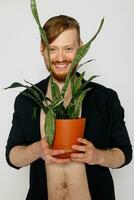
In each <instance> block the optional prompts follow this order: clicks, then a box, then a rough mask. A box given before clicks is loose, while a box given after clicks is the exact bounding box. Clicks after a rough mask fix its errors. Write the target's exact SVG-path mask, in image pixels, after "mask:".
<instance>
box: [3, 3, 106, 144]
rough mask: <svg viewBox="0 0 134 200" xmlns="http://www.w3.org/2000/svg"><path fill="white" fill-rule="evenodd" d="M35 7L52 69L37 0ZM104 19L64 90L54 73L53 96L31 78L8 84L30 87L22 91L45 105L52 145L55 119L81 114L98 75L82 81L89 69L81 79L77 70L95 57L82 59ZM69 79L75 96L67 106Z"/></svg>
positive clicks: (79, 55)
mask: <svg viewBox="0 0 134 200" xmlns="http://www.w3.org/2000/svg"><path fill="white" fill-rule="evenodd" d="M31 11H32V14H33V17H34V18H35V20H36V23H37V25H38V28H39V33H40V36H41V37H42V39H43V40H44V42H45V45H46V49H47V54H48V58H49V65H50V69H51V60H50V55H49V43H48V39H47V36H46V32H45V31H44V29H43V28H42V26H41V23H40V19H39V15H38V12H37V7H36V1H35V0H31ZM103 23H104V18H103V19H102V20H101V23H100V26H99V28H98V30H97V32H96V34H95V35H94V36H93V37H92V38H91V39H90V40H89V42H87V43H86V44H85V45H83V46H82V47H80V48H78V50H77V52H76V55H75V58H74V59H73V61H72V64H71V67H70V69H69V72H68V75H67V77H66V80H65V83H64V86H63V88H62V90H61V91H60V89H59V87H58V85H57V84H56V83H55V82H54V81H53V77H52V75H51V76H50V77H51V93H52V99H49V98H47V97H46V96H45V95H44V94H43V92H42V91H41V90H40V89H39V88H38V87H36V86H35V85H33V84H32V83H30V82H28V81H25V82H26V83H27V85H24V84H21V83H18V82H14V83H13V84H11V85H10V86H9V87H7V88H5V89H9V88H16V87H24V88H26V90H24V91H23V92H22V94H23V95H25V96H27V97H29V98H31V99H32V100H33V101H34V102H35V103H36V104H37V105H38V106H39V107H40V108H42V109H43V111H44V112H45V114H46V119H45V127H44V130H45V134H46V137H47V141H48V143H49V145H52V143H53V138H54V132H55V119H73V118H78V116H79V113H80V108H81V106H82V102H83V99H84V97H85V95H86V93H87V91H89V90H90V89H91V88H88V87H87V85H88V83H89V82H90V81H91V80H93V79H94V78H95V77H96V76H91V77H90V78H89V79H88V80H86V81H85V82H84V83H82V79H83V77H84V75H85V72H83V73H82V74H80V75H79V76H78V77H77V79H76V78H75V77H76V76H77V75H76V73H77V70H78V68H79V67H81V66H82V65H84V64H86V63H87V62H91V61H92V60H89V61H87V62H85V63H83V64H80V65H79V62H80V61H81V59H82V58H83V57H84V56H85V55H86V53H87V52H88V50H89V49H90V46H91V43H92V42H93V40H94V39H95V38H96V37H97V35H98V34H99V32H100V30H101V28H102V26H103ZM76 66H77V68H76ZM75 68H76V69H75ZM74 69H75V70H74ZM73 71H74V72H73ZM72 72H73V73H72ZM50 73H51V71H50ZM69 83H70V84H71V90H72V98H71V101H70V103H69V105H68V106H67V107H66V108H65V107H64V106H63V102H64V95H65V92H66V90H67V88H68V85H69ZM42 99H43V100H44V101H45V104H44V103H43V101H42ZM34 109H35V108H34ZM33 113H34V114H35V112H33ZM34 117H35V116H34Z"/></svg>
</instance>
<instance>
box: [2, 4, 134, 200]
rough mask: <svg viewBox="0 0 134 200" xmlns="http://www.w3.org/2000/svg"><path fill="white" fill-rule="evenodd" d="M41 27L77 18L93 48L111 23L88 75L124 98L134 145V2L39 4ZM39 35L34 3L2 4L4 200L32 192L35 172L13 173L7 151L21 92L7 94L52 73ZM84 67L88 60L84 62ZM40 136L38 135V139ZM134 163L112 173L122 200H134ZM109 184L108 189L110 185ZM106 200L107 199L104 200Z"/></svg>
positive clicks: (93, 55)
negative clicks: (17, 85) (54, 18)
mask: <svg viewBox="0 0 134 200" xmlns="http://www.w3.org/2000/svg"><path fill="white" fill-rule="evenodd" d="M37 5H38V9H39V13H40V18H41V23H42V24H43V23H44V22H45V21H46V20H47V19H48V18H49V17H52V16H54V15H57V14H67V15H70V16H73V17H75V18H76V19H77V20H78V21H79V22H80V25H81V36H82V39H83V41H84V42H87V41H88V40H89V39H90V38H91V37H92V36H93V34H94V33H95V31H96V30H97V28H98V26H99V23H100V21H101V19H102V17H103V16H104V17H105V23H104V26H103V29H102V31H101V33H100V34H99V36H98V38H97V39H96V40H95V41H94V43H93V45H92V47H91V50H90V51H89V53H88V55H87V58H94V59H96V60H95V61H94V62H92V63H91V64H89V65H88V66H85V68H86V67H87V75H86V76H89V74H91V75H93V74H99V75H100V77H99V78H97V79H96V81H97V82H99V83H101V84H104V85H105V86H108V87H111V88H113V89H114V90H116V91H117V92H118V95H119V97H120V100H121V103H122V105H123V107H124V109H125V121H126V125H127V128H128V131H129V135H130V138H131V141H132V144H134V134H133V130H134V128H133V127H134V126H133V125H134V123H133V120H134V114H133V113H134V109H133V108H134V103H133V102H134V92H133V91H134V89H133V85H134V79H133V73H134V70H133V67H134V55H133V54H134V1H133V0H127V1H126V0H116V1H115V0H101V1H98V0H83V1H78V0H67V1H65V0H57V1H52V0H40V1H39V0H38V1H37ZM39 43H40V38H39V33H38V29H37V25H36V23H35V21H34V19H33V16H32V14H31V10H30V0H29V1H26V0H23V1H21V0H12V1H11V0H0V199H1V200H9V199H10V200H24V199H25V196H26V193H27V190H28V181H29V180H28V178H29V167H26V168H23V169H21V170H19V171H18V170H15V169H12V168H10V167H9V166H8V165H7V163H6V161H5V155H4V154H5V145H6V140H7V137H8V134H9V130H10V127H11V121H12V114H13V105H14V99H15V97H16V95H17V94H18V93H19V92H20V89H12V90H8V91H3V90H2V88H3V87H6V86H8V85H10V84H11V83H12V82H14V81H19V82H23V79H26V80H28V81H30V82H33V83H36V82H38V81H39V80H40V79H43V78H45V77H46V76H47V75H48V73H47V71H46V69H45V67H44V64H43V59H42V57H41V56H40V52H39ZM83 61H84V60H83ZM33 134H34V133H33ZM133 168H134V163H133V161H132V162H131V164H130V165H128V166H127V167H124V168H122V169H115V170H111V171H112V175H113V178H114V183H115V189H116V197H117V200H132V199H133V196H134V192H133V183H134V176H133ZM106 184H107V183H106ZM101 200H102V199H101Z"/></svg>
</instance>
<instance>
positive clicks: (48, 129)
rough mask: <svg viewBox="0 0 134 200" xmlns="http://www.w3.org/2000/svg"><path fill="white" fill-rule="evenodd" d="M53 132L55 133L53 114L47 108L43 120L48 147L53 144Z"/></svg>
mask: <svg viewBox="0 0 134 200" xmlns="http://www.w3.org/2000/svg"><path fill="white" fill-rule="evenodd" d="M54 132H55V118H54V112H53V110H52V109H51V108H49V110H48V112H47V114H46V119H45V134H46V138H47V142H48V144H49V145H50V146H51V145H52V143H53V139H54Z"/></svg>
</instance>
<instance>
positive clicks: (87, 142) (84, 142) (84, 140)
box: [77, 138, 92, 146]
mask: <svg viewBox="0 0 134 200" xmlns="http://www.w3.org/2000/svg"><path fill="white" fill-rule="evenodd" d="M77 141H78V142H80V143H82V144H86V145H88V146H89V145H92V143H91V142H90V141H89V140H87V139H85V138H78V139H77Z"/></svg>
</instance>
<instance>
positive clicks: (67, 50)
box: [65, 47, 73, 53]
mask: <svg viewBox="0 0 134 200" xmlns="http://www.w3.org/2000/svg"><path fill="white" fill-rule="evenodd" d="M65 51H66V52H67V53H70V52H72V51H73V48H72V47H67V48H66V49H65Z"/></svg>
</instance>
